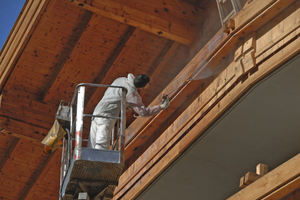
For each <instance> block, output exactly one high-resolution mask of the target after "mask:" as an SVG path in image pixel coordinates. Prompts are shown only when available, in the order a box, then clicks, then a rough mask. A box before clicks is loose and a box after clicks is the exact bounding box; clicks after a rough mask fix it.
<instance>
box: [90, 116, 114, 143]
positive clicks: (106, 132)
mask: <svg viewBox="0 0 300 200" xmlns="http://www.w3.org/2000/svg"><path fill="white" fill-rule="evenodd" d="M110 121H112V120H110ZM112 127H113V125H112V122H109V123H102V124H97V134H96V138H95V147H94V148H95V149H109V143H110V140H111V132H112Z"/></svg>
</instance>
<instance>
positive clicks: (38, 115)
mask: <svg viewBox="0 0 300 200" xmlns="http://www.w3.org/2000/svg"><path fill="white" fill-rule="evenodd" d="M56 110H57V106H56V105H51V104H44V103H40V102H37V101H34V100H30V99H28V98H26V97H24V96H21V95H18V94H14V93H12V92H10V93H9V92H6V91H3V93H2V95H1V108H0V127H1V129H2V132H4V133H7V134H11V135H13V136H15V137H18V138H25V139H29V140H34V141H39V142H40V141H41V140H42V139H43V138H44V137H45V136H46V134H47V133H48V131H49V129H50V128H51V126H52V123H53V120H54V117H55V116H54V115H55V113H56Z"/></svg>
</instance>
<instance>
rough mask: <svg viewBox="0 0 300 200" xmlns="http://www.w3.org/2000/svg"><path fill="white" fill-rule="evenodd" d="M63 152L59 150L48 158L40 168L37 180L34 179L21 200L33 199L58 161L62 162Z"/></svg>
mask: <svg viewBox="0 0 300 200" xmlns="http://www.w3.org/2000/svg"><path fill="white" fill-rule="evenodd" d="M60 157H61V152H60V151H59V149H57V150H56V151H55V152H54V153H51V154H50V155H49V157H48V158H47V160H46V162H45V163H44V164H43V166H42V167H41V168H40V170H39V171H38V172H37V173H36V176H35V178H34V179H33V181H32V183H31V184H30V185H29V187H28V189H27V190H26V191H25V192H24V194H23V197H22V198H21V199H20V200H25V199H28V200H30V199H33V196H34V192H35V189H36V187H38V185H42V184H45V180H44V178H45V176H46V175H47V174H48V173H49V172H50V169H51V167H53V165H55V163H56V162H57V161H59V160H60Z"/></svg>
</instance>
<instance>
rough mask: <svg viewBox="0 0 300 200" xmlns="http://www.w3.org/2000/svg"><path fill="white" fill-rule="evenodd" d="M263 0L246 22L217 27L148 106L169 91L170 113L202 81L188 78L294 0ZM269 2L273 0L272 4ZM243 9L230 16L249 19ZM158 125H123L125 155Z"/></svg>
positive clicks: (143, 122)
mask: <svg viewBox="0 0 300 200" xmlns="http://www.w3.org/2000/svg"><path fill="white" fill-rule="evenodd" d="M257 1H258V0H256V1H252V3H257ZM265 1H268V2H269V3H268V4H267V3H266V4H267V5H269V7H267V8H266V7H265V4H262V6H263V7H264V8H265V10H264V11H263V12H256V15H255V17H253V16H252V15H251V16H250V17H251V19H252V20H251V21H250V22H248V23H241V22H239V24H241V25H240V26H239V27H235V29H234V30H231V32H230V33H229V34H225V33H223V31H222V30H220V31H219V32H218V33H217V34H216V35H215V36H214V37H213V38H212V39H211V40H210V41H209V42H208V43H207V44H206V45H205V46H204V48H202V49H201V51H200V52H199V53H198V54H197V55H196V56H195V57H194V58H193V59H192V60H191V61H190V62H189V63H188V64H187V66H186V67H185V68H184V69H183V70H182V71H181V72H180V73H179V74H178V75H177V76H176V77H175V78H174V79H173V81H172V82H171V83H170V84H169V85H168V86H167V87H166V88H165V89H164V90H163V91H162V92H161V94H160V95H159V96H157V98H156V99H155V100H154V101H153V102H152V103H151V104H150V105H149V106H153V105H157V104H159V103H160V102H161V97H162V95H163V94H170V95H169V96H170V97H171V105H170V108H169V115H171V114H172V113H173V112H174V111H175V110H176V109H177V107H179V106H180V105H181V103H182V99H186V98H187V96H188V95H190V93H192V92H194V90H195V89H196V87H199V85H200V84H201V83H202V82H200V80H199V81H198V82H199V83H198V84H195V81H192V82H190V81H188V80H189V79H190V78H193V77H196V76H198V75H199V74H201V73H206V71H213V70H214V69H215V68H216V66H218V65H219V64H220V63H221V62H222V61H223V58H224V57H227V55H228V54H229V53H230V52H231V51H232V50H233V49H234V48H235V47H236V45H237V44H238V43H239V40H240V39H241V38H243V37H245V36H246V35H247V34H249V33H251V32H252V31H256V30H258V29H259V28H260V27H262V26H263V25H264V24H266V23H267V22H268V21H270V20H271V19H272V18H273V17H275V16H276V15H277V14H279V13H280V12H281V11H282V10H284V9H285V8H287V7H288V6H289V5H291V4H292V3H293V2H294V1H295V0H288V1H284V0H278V1H276V2H275V3H274V1H272V0H265ZM270 2H273V4H272V3H270ZM256 6H259V5H256ZM248 7H249V5H248ZM248 7H247V8H248ZM252 9H254V10H253V12H254V11H255V10H256V7H252ZM258 10H261V9H258ZM243 11H244V10H242V11H240V12H239V13H237V15H236V16H235V18H234V19H237V21H239V20H240V21H249V20H247V19H245V18H243V17H242V16H243V15H244V13H243ZM246 11H247V12H249V11H248V10H246ZM161 113H163V112H161ZM161 113H159V114H158V115H156V116H155V118H158V117H159V116H160V114H161ZM160 125H161V122H159V121H156V120H155V119H150V118H138V119H136V120H135V121H134V122H133V123H132V124H131V125H130V126H129V127H128V128H127V129H126V133H125V143H126V148H125V157H126V159H128V158H130V157H131V156H132V155H133V154H134V153H135V151H136V150H137V149H138V148H139V147H140V146H141V145H142V144H144V142H145V141H146V139H147V138H149V137H150V136H151V135H152V134H153V132H154V131H155V130H156V129H157V128H158V127H159V126H160Z"/></svg>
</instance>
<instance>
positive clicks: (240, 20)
mask: <svg viewBox="0 0 300 200" xmlns="http://www.w3.org/2000/svg"><path fill="white" fill-rule="evenodd" d="M275 2H276V0H254V1H251V2H249V3H248V4H247V6H245V7H244V9H242V10H241V11H240V12H238V14H237V15H236V16H235V17H234V21H235V28H239V27H241V26H244V25H245V24H247V23H248V22H249V21H251V20H252V19H254V18H255V17H256V16H257V15H259V14H260V13H261V12H263V11H264V10H266V8H268V7H269V6H271V5H272V4H274V3H275Z"/></svg>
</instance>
